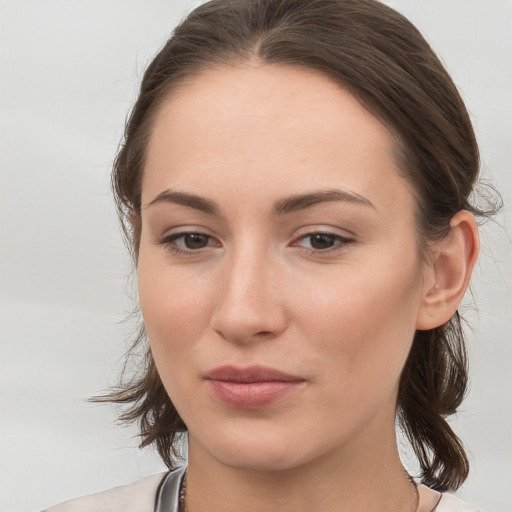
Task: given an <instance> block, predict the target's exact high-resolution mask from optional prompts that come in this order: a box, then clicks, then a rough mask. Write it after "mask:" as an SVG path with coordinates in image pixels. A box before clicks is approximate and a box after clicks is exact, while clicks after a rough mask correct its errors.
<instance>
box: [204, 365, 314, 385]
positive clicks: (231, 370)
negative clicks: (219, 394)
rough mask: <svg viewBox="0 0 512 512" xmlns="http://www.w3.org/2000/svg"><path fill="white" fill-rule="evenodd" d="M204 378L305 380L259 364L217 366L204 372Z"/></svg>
mask: <svg viewBox="0 0 512 512" xmlns="http://www.w3.org/2000/svg"><path fill="white" fill-rule="evenodd" d="M204 378H205V379H208V380H220V381H224V382H275V381H280V382H300V381H303V380H305V379H303V378H302V377H297V376H296V375H291V374H289V373H286V372H283V371H281V370H277V369H275V368H270V367H268V366H261V365H253V366H246V367H243V368H242V367H238V366H232V365H224V366H219V367H218V368H214V369H213V370H210V371H209V372H208V373H206V374H205V376H204Z"/></svg>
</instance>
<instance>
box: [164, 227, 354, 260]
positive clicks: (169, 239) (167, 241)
mask: <svg viewBox="0 0 512 512" xmlns="http://www.w3.org/2000/svg"><path fill="white" fill-rule="evenodd" d="M190 235H199V236H204V237H207V238H208V240H209V241H210V240H213V237H212V236H211V235H208V234H207V233H202V232H200V231H184V232H181V233H173V234H172V235H168V236H165V237H163V238H160V239H158V240H157V243H158V244H160V245H163V246H164V247H165V248H166V249H167V250H168V251H170V252H172V253H174V254H177V255H180V256H193V255H195V254H200V253H201V252H202V251H203V249H206V248H207V247H209V245H206V246H205V247H201V248H199V249H196V250H194V249H181V248H180V247H177V246H176V245H175V243H176V241H177V240H179V239H180V238H184V237H186V236H190ZM317 235H323V236H327V237H332V239H333V244H335V245H334V247H329V248H327V249H307V248H305V247H303V249H304V250H305V251H306V252H307V253H308V254H309V255H322V254H330V253H335V252H339V251H342V250H345V249H346V248H347V246H348V245H349V244H351V243H353V242H354V240H353V239H350V238H346V237H343V236H341V235H337V234H336V233H331V232H328V231H312V232H309V233H305V234H304V235H301V236H300V237H298V238H297V239H296V240H295V241H294V242H293V244H292V245H295V244H297V242H299V241H301V240H306V239H308V238H310V239H311V238H312V237H313V236H317ZM295 246H296V245H295Z"/></svg>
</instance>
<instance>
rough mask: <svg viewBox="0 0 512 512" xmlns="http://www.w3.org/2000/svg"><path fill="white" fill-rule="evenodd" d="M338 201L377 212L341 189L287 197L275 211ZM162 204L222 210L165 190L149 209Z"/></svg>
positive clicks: (191, 196)
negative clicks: (366, 207)
mask: <svg viewBox="0 0 512 512" xmlns="http://www.w3.org/2000/svg"><path fill="white" fill-rule="evenodd" d="M338 201H343V202H348V203H353V204H360V205H363V206H368V207H370V208H373V209H374V210H376V208H375V206H374V205H373V203H372V202H371V201H369V200H368V199H367V198H366V197H364V196H361V195H359V194H356V193H355V192H351V191H349V190H340V189H329V190H320V191H317V192H310V193H306V194H299V195H295V196H291V197H286V198H284V199H281V200H279V201H277V202H276V203H275V204H274V208H273V209H274V213H275V214H276V215H284V214H287V213H293V212H296V211H299V210H305V209H307V208H311V207H313V206H316V205H318V204H322V203H330V202H338ZM162 202H163V203H172V204H179V205H182V206H188V207H189V208H194V209H196V210H199V211H202V212H204V213H207V214H209V215H220V209H219V207H218V205H217V203H215V201H212V200H210V199H206V198H204V197H201V196H198V195H196V194H189V193H186V192H178V191H175V190H164V191H163V192H161V193H160V194H158V195H157V196H156V197H155V198H154V199H153V200H152V201H151V202H150V203H149V204H148V205H147V206H148V207H149V206H152V205H154V204H157V203H162Z"/></svg>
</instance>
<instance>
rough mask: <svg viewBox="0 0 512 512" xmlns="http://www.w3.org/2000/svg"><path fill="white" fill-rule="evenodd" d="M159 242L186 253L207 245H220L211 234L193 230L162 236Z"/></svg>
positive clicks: (168, 247) (178, 252)
mask: <svg viewBox="0 0 512 512" xmlns="http://www.w3.org/2000/svg"><path fill="white" fill-rule="evenodd" d="M158 243H159V244H161V245H164V246H165V247H166V248H167V249H168V250H169V251H171V252H174V253H176V254H184V255H192V254H193V253H195V252H199V251H200V250H201V249H205V248H206V247H218V245H219V244H218V243H217V242H216V241H215V239H214V238H213V237H211V236H210V235H207V234H206V233H199V232H193V231H190V232H188V231H187V232H181V233H173V234H172V235H168V236H165V237H163V238H161V239H160V240H158Z"/></svg>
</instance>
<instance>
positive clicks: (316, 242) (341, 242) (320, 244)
mask: <svg viewBox="0 0 512 512" xmlns="http://www.w3.org/2000/svg"><path fill="white" fill-rule="evenodd" d="M351 242H352V240H351V239H349V238H346V237H343V236H340V235H336V234H335V233H323V232H316V233H307V234H306V235H303V236H301V237H300V238H299V239H298V240H297V242H295V244H294V245H298V246H300V247H303V248H305V249H308V250H309V252H311V253H313V254H316V253H326V252H331V251H337V250H341V249H343V248H344V247H345V246H346V245H347V244H349V243H351Z"/></svg>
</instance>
